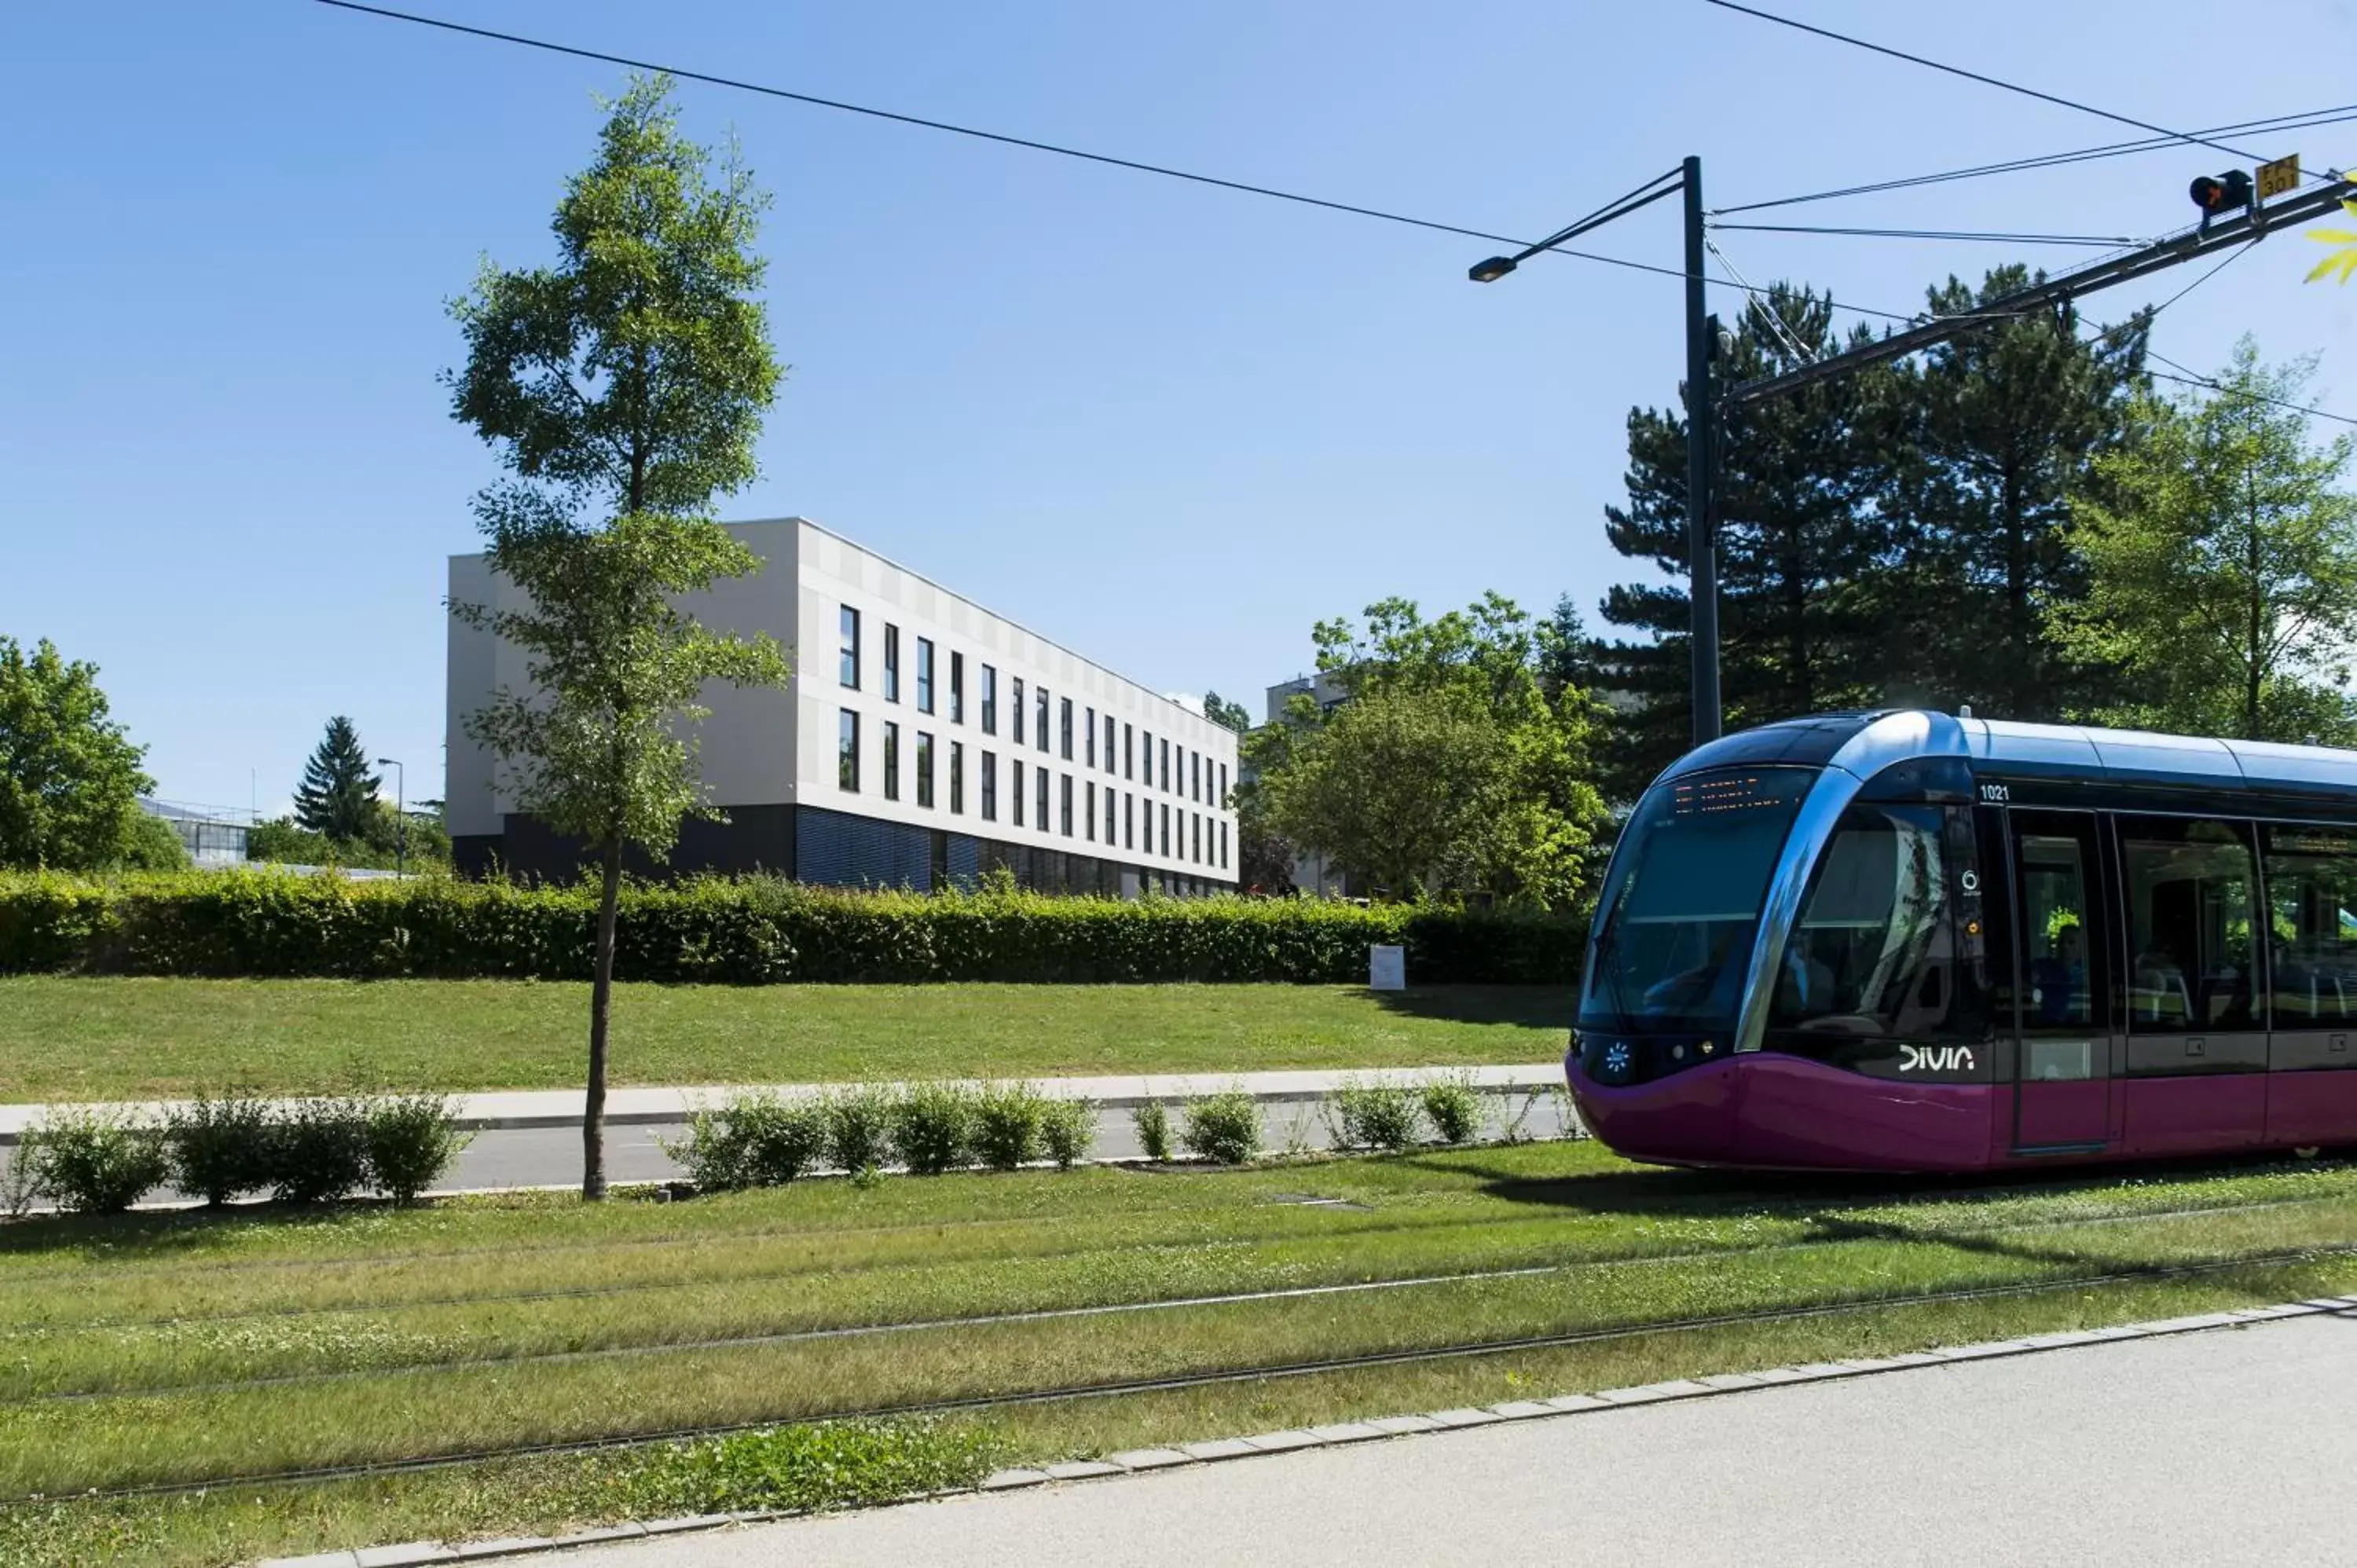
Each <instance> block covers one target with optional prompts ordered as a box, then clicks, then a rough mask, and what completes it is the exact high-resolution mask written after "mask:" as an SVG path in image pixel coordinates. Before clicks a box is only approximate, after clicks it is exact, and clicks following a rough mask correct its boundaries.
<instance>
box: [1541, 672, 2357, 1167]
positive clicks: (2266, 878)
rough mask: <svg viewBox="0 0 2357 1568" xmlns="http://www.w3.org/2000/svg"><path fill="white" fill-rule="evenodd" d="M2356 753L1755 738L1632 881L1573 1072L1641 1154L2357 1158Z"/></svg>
mask: <svg viewBox="0 0 2357 1568" xmlns="http://www.w3.org/2000/svg"><path fill="white" fill-rule="evenodd" d="M2352 1038H2357V752H2351V751H2340V750H2332V749H2328V748H2324V747H2318V746H2274V745H2266V744H2261V743H2253V742H2244V741H2220V740H2205V739H2198V738H2192V737H2187V736H2165V735H2145V734H2136V733H2129V732H2126V731H2117V730H2100V729H2083V728H2077V727H2072V726H2066V725H2028V724H2005V723H1998V722H1994V721H1989V720H1982V719H1975V718H1973V717H1971V716H1969V714H1967V715H1964V716H1956V717H1952V716H1950V715H1948V714H1937V713H1927V712H1878V713H1867V714H1822V715H1818V716H1814V717H1811V718H1805V719H1796V720H1792V721H1790V722H1788V723H1783V724H1773V725H1763V726H1761V727H1760V728H1758V729H1752V730H1747V731H1744V732H1742V733H1740V734H1738V735H1732V736H1726V737H1725V738H1723V739H1720V740H1717V741H1713V742H1711V743H1710V744H1709V745H1706V746H1701V747H1699V748H1698V749H1696V750H1695V751H1694V752H1692V753H1690V754H1688V755H1687V756H1686V757H1684V758H1683V759H1681V760H1680V761H1679V762H1678V763H1677V764H1676V765H1675V766H1674V767H1672V768H1670V769H1669V770H1668V771H1667V772H1665V773H1664V774H1663V775H1662V777H1661V778H1660V779H1656V780H1655V781H1654V783H1653V785H1652V788H1651V789H1648V790H1647V791H1646V792H1645V795H1644V797H1643V799H1642V800H1640V801H1639V802H1638V804H1637V807H1636V810H1635V811H1634V812H1633V813H1632V814H1631V817H1630V819H1629V822H1628V823H1627V825H1626V827H1625V828H1624V829H1623V831H1622V832H1621V835H1620V843H1619V844H1618V845H1617V846H1616V847H1615V849H1614V851H1613V854H1612V862H1611V865H1610V868H1609V870H1608V872H1607V873H1606V875H1605V882H1604V891H1603V896H1602V898H1601V899H1600V901H1599V902H1598V907H1597V913H1596V919H1595V923H1594V928H1593V929H1592V930H1591V932H1590V934H1589V938H1588V947H1587V972H1586V977H1585V979H1584V981H1583V983H1582V984H1581V988H1580V1003H1579V1015H1578V1023H1577V1027H1576V1028H1575V1030H1574V1032H1573V1036H1572V1046H1571V1050H1570V1053H1569V1055H1568V1056H1567V1057H1566V1059H1565V1064H1564V1067H1565V1072H1566V1076H1567V1077H1568V1079H1569V1080H1570V1086H1571V1090H1572V1095H1573V1098H1574V1100H1575V1101H1577V1105H1578V1108H1579V1112H1580V1115H1581V1117H1582V1118H1583V1120H1584V1121H1585V1122H1586V1123H1587V1126H1588V1128H1589V1129H1590V1130H1591V1131H1593V1132H1594V1133H1595V1134H1596V1135H1597V1136H1598V1138H1600V1139H1601V1140H1602V1141H1603V1142H1604V1143H1605V1144H1607V1145H1609V1147H1611V1148H1613V1149H1615V1150H1617V1151H1618V1152H1620V1153H1621V1154H1623V1155H1629V1156H1630V1157H1631V1158H1634V1159H1640V1160H1646V1161H1652V1162H1655V1163H1659V1164H1666V1165H1717V1166H1737V1167H1747V1168H1757V1169H1781V1170H1808V1169H1821V1170H1852V1171H1974V1170H1986V1169H1995V1168H1998V1167H2005V1166H2018V1165H2027V1164H2032V1163H2041V1162H2069V1161H2094V1160H2117V1159H2146V1158H2156V1157H2164V1158H2165V1157H2169V1156H2175V1155H2201V1154H2222V1153H2229V1152H2233V1151H2242V1150H2267V1149H2300V1150H2305V1149H2309V1148H2311V1147H2318V1146H2323V1145H2328V1144H2357V1048H2352V1045H2351V1041H2352Z"/></svg>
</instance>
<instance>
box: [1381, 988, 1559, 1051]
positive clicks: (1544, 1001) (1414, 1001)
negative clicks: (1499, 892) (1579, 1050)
mask: <svg viewBox="0 0 2357 1568" xmlns="http://www.w3.org/2000/svg"><path fill="white" fill-rule="evenodd" d="M1360 994H1361V995H1364V996H1367V997H1370V998H1372V1000H1373V1002H1374V1004H1375V1005H1376V1006H1378V1007H1380V1008H1382V1009H1383V1011H1384V1012H1386V1013H1398V1014H1401V1015H1405V1016H1407V1017H1411V1018H1431V1019H1435V1020H1437V1021H1439V1022H1442V1023H1449V1024H1511V1025H1513V1026H1516V1027H1518V1028H1524V1029H1558V1030H1561V1031H1563V1032H1564V1034H1565V1036H1566V1040H1565V1044H1566V1045H1568V1044H1569V1039H1568V1036H1569V1034H1570V1031H1571V1018H1572V1015H1573V1013H1575V1012H1576V1011H1577V1009H1578V1005H1579V996H1578V992H1577V988H1575V987H1573V986H1569V985H1419V986H1415V987H1412V988H1411V989H1409V990H1406V991H1368V990H1364V989H1362V990H1361V993H1360Z"/></svg>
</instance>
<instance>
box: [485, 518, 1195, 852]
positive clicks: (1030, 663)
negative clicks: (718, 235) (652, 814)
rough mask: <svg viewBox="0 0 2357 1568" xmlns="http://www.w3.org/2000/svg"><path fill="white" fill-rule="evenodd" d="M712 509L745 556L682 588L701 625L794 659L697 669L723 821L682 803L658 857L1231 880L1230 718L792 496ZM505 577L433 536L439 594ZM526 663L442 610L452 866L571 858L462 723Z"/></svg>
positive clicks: (497, 589) (707, 758) (706, 759)
mask: <svg viewBox="0 0 2357 1568" xmlns="http://www.w3.org/2000/svg"><path fill="white" fill-rule="evenodd" d="M728 530H729V532H731V533H732V534H734V535H735V536H736V537H737V540H738V541H739V542H742V543H743V544H745V545H746V546H747V547H748V549H750V550H751V551H752V552H753V553H755V554H756V555H759V557H761V559H762V562H763V567H762V570H761V571H759V573H757V574H755V575H752V576H749V577H744V578H739V579H737V580H735V581H732V582H727V583H723V584H721V585H717V586H716V587H715V588H713V589H712V590H711V591H710V592H708V593H705V594H702V595H698V596H695V597H694V600H692V601H691V602H690V604H689V605H688V606H687V607H688V608H690V609H691V610H692V611H693V613H694V615H695V617H696V618H697V619H699V620H700V621H702V622H703V623H704V624H705V625H706V626H708V627H710V628H713V629H715V630H717V631H726V632H738V633H745V634H750V633H753V632H758V631H766V632H769V633H770V635H771V636H773V637H775V638H776V639H778V640H779V641H780V643H781V644H783V645H784V646H785V648H786V649H787V650H788V652H789V653H790V655H791V658H792V660H793V668H794V673H793V680H792V682H791V685H790V686H789V687H788V688H787V689H785V690H781V691H767V692H744V691H738V690H736V689H735V688H732V687H726V686H716V687H714V688H713V689H711V690H710V691H708V692H707V693H705V699H704V701H705V706H707V707H709V708H710V709H711V710H712V716H711V717H710V718H708V719H706V720H705V721H704V723H703V724H702V725H700V726H698V728H697V730H696V732H695V737H696V741H697V744H698V747H699V757H700V766H701V768H702V770H703V777H704V783H705V789H706V791H707V793H708V795H709V797H710V799H711V800H712V802H713V803H714V804H715V805H716V806H718V807H720V808H722V809H723V810H724V811H726V815H727V817H728V821H727V822H704V821H696V820H690V821H689V822H685V823H683V825H682V832H681V838H680V843H679V847H678V848H677V849H676V850H675V851H674V852H673V854H672V857H671V860H670V863H669V866H670V869H673V870H675V871H698V870H710V871H719V872H749V871H756V870H759V871H768V872H774V873H778V874H780V875H789V876H793V877H797V878H799V879H801V880H802V881H804V882H813V883H824V884H830V885H834V886H911V887H916V888H920V889H922V888H932V887H939V886H950V885H963V884H970V883H972V882H973V881H974V879H975V878H976V877H978V876H980V875H982V874H983V873H984V872H985V871H988V870H990V869H992V868H994V867H998V866H1004V867H1006V869H1007V870H1009V871H1010V872H1012V873H1013V874H1014V875H1015V878H1016V880H1017V882H1019V883H1020V884H1022V885H1023V886H1028V887H1036V888H1040V889H1043V890H1047V891H1067V892H1090V893H1103V894H1109V895H1115V896H1119V897H1135V896H1136V895H1137V894H1139V893H1140V892H1142V891H1144V890H1145V889H1146V888H1147V887H1157V888H1160V889H1162V890H1164V891H1167V892H1171V893H1177V894H1180V895H1199V894H1204V893H1211V892H1216V891H1228V890H1232V889H1233V887H1234V886H1235V881H1236V872H1235V854H1236V844H1235V814H1234V812H1233V811H1232V810H1231V809H1230V806H1229V795H1230V790H1231V789H1232V786H1233V783H1234V774H1235V767H1236V736H1235V735H1234V733H1233V732H1232V731H1230V730H1228V729H1226V728H1224V727H1223V726H1222V725H1216V724H1213V723H1211V721H1209V720H1207V719H1205V718H1204V717H1203V716H1202V715H1201V714H1197V713H1193V712H1190V711H1189V710H1188V709H1187V708H1185V707H1182V706H1180V705H1179V703H1174V702H1172V701H1170V700H1169V699H1168V698H1166V697H1163V696H1160V695H1157V693H1155V692H1153V691H1151V690H1149V689H1148V688H1146V687H1145V686H1141V685H1139V684H1138V683H1137V682H1135V681H1130V680H1126V679H1125V678H1123V677H1122V676H1120V675H1117V674H1115V673H1114V672H1113V671H1110V670H1108V669H1106V668H1105V667H1104V666H1103V665H1101V664H1097V663H1094V662H1092V660H1087V659H1083V658H1082V657H1081V656H1080V655H1079V654H1076V653H1074V652H1072V651H1071V650H1069V649H1066V648H1064V647H1062V646H1060V645H1059V644H1057V643H1054V642H1051V641H1049V640H1048V639H1046V638H1044V637H1041V636H1039V634H1038V633H1036V632H1033V631H1030V630H1028V629H1027V628H1023V627H1020V626H1017V624H1015V623H1014V622H1013V621H1010V620H1006V619H1005V618H1001V617H999V616H996V615H993V614H991V613H990V612H989V611H988V610H985V609H984V608H983V607H981V606H979V605H977V604H974V602H973V601H972V600H970V599H966V598H963V597H961V596H959V595H957V594H954V593H952V592H951V591H950V590H948V589H947V588H944V587H942V586H941V585H939V584H937V583H934V582H932V581H931V580H930V579H928V578H926V577H922V576H920V575H917V574H916V573H914V572H911V571H909V570H908V569H907V568H906V567H903V566H900V565H898V564H894V563H893V562H890V561H888V560H886V559H885V558H884V557H882V556H880V555H877V554H875V553H872V552H870V551H867V550H864V549H862V548H860V547H859V546H858V545H856V544H854V543H853V542H851V541H849V540H847V539H845V538H843V537H842V536H841V535H839V534H835V533H831V532H827V531H826V530H825V529H823V528H821V527H819V526H818V525H817V524H816V523H813V522H811V521H807V520H805V519H802V518H785V519H781V520H778V521H762V522H742V523H732V524H729V525H728ZM513 591H514V590H513V589H512V588H511V587H510V586H508V585H505V584H503V583H501V582H500V581H499V580H497V579H495V578H494V577H493V576H492V575H491V574H490V570H489V569H488V567H487V566H486V565H485V564H484V561H483V558H482V557H481V556H480V555H456V556H453V557H451V559H450V597H451V599H452V600H453V601H454V602H457V603H468V604H485V605H491V606H494V607H496V606H497V605H498V604H499V603H500V595H501V594H502V593H512V592H513ZM525 683H526V682H525V675H524V659H523V655H522V653H521V652H520V651H518V650H515V649H513V648H511V647H510V646H508V645H506V644H504V643H502V642H500V641H499V640H498V639H494V638H493V637H492V636H491V635H490V633H489V632H488V631H484V630H480V629H478V628H474V627H471V626H469V625H468V624H466V623H465V622H462V621H460V620H458V619H457V618H453V619H452V620H451V623H450V643H449V697H448V709H447V736H448V745H447V750H448V758H449V778H448V783H447V789H446V791H445V799H446V800H447V807H446V810H447V822H448V823H449V829H450V837H451V843H452V847H453V850H454V853H455V854H456V857H457V864H458V866H459V869H460V870H462V871H468V872H479V871H481V870H484V869H487V868H489V867H490V866H491V865H500V866H503V867H505V868H506V869H508V870H509V871H511V872H512V873H515V874H519V875H560V874H569V873H570V872H571V871H572V870H573V868H574V867H575V866H576V865H578V864H579V850H578V846H576V845H574V844H571V843H565V842H562V841H559V840H558V839H556V838H555V837H554V835H552V834H551V833H549V832H547V831H546V830H544V829H543V828H542V827H540V826H539V825H538V824H537V823H535V822H533V821H532V820H531V819H530V818H528V817H525V816H523V815H522V814H521V813H519V812H518V811H517V810H516V808H515V802H514V800H513V798H512V795H511V793H510V792H508V791H507V790H506V789H504V788H503V786H502V780H501V779H500V776H499V769H498V768H496V767H495V765H494V760H493V758H492V757H490V755H489V754H487V753H486V752H485V751H483V750H482V749H481V748H480V747H479V746H476V744H475V743H474V742H473V741H472V740H471V739H469V738H468V736H467V734H466V731H465V729H464V727H463V725H464V720H465V717H466V715H467V714H469V713H471V712H473V711H475V710H477V709H479V708H480V707H482V706H483V705H484V703H485V702H486V701H487V700H488V699H489V698H490V696H491V694H492V693H495V692H498V691H500V690H501V689H507V690H522V688H523V687H524V685H525Z"/></svg>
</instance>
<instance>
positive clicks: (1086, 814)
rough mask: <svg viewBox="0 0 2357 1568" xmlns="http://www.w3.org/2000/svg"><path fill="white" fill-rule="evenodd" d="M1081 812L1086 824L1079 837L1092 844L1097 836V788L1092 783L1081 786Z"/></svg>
mask: <svg viewBox="0 0 2357 1568" xmlns="http://www.w3.org/2000/svg"><path fill="white" fill-rule="evenodd" d="M1081 812H1082V820H1083V821H1084V822H1085V823H1086V829H1085V831H1084V832H1082V834H1081V836H1082V838H1084V839H1087V840H1089V841H1090V842H1091V843H1094V842H1095V841H1096V836H1097V787H1096V785H1095V784H1094V783H1093V782H1092V783H1087V784H1083V785H1082V786H1081Z"/></svg>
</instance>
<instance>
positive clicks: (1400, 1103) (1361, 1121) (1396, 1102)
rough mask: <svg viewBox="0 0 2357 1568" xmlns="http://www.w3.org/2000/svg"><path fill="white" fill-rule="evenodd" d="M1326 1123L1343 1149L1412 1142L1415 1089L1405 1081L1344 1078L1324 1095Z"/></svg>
mask: <svg viewBox="0 0 2357 1568" xmlns="http://www.w3.org/2000/svg"><path fill="white" fill-rule="evenodd" d="M1326 1104H1327V1124H1328V1126H1329V1127H1330V1128H1331V1129H1332V1131H1333V1133H1334V1142H1335V1143H1336V1144H1338V1145H1339V1146H1340V1147H1342V1148H1345V1149H1393V1150H1397V1149H1405V1148H1406V1147H1407V1146H1408V1145H1409V1144H1413V1143H1415V1133H1416V1117H1417V1106H1416V1093H1415V1090H1412V1089H1409V1088H1407V1087H1405V1085H1397V1084H1387V1083H1361V1082H1360V1081H1359V1080H1358V1079H1354V1078H1346V1079H1343V1080H1342V1083H1341V1086H1340V1088H1338V1089H1336V1090H1334V1092H1333V1093H1332V1094H1330V1095H1329V1096H1328V1097H1327V1101H1326Z"/></svg>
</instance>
